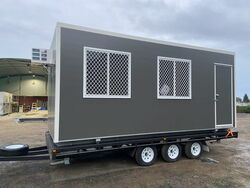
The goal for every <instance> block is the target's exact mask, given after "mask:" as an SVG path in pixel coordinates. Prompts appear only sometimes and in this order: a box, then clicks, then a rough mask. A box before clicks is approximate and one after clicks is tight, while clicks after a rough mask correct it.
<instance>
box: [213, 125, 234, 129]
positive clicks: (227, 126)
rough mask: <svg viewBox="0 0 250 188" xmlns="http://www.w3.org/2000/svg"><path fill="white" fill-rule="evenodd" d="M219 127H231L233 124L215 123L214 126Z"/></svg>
mask: <svg viewBox="0 0 250 188" xmlns="http://www.w3.org/2000/svg"><path fill="white" fill-rule="evenodd" d="M218 127H221V128H231V127H233V124H220V125H216V128H218Z"/></svg>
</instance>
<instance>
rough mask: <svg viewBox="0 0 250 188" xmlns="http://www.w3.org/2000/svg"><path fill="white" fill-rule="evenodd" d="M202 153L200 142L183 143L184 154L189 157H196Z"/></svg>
mask: <svg viewBox="0 0 250 188" xmlns="http://www.w3.org/2000/svg"><path fill="white" fill-rule="evenodd" d="M201 153H202V146H201V143H200V142H188V143H187V144H186V145H185V154H186V156H187V158H189V159H198V158H199V157H200V156H201Z"/></svg>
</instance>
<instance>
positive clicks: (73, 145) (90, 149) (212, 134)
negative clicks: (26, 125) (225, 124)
mask: <svg viewBox="0 0 250 188" xmlns="http://www.w3.org/2000/svg"><path fill="white" fill-rule="evenodd" d="M229 138H238V132H237V131H232V130H231V129H218V130H207V131H189V132H177V133H168V134H158V135H152V136H150V135H147V136H134V137H133V138H122V140H121V139H117V140H115V139H107V140H103V141H101V142H98V141H96V140H92V142H93V143H86V142H79V141H78V142H67V143H63V144H60V145H58V144H55V143H54V142H53V140H52V138H51V136H50V134H49V132H47V133H46V143H47V147H48V151H49V154H50V160H51V161H56V160H59V159H64V158H74V157H79V156H82V155H84V154H90V153H94V152H104V151H114V150H128V149H132V155H133V154H134V151H135V149H136V148H138V147H145V146H161V145H166V144H176V143H179V144H185V143H187V142H195V141H199V142H202V143H204V144H205V142H206V141H219V140H221V139H229Z"/></svg>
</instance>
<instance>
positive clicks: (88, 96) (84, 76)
mask: <svg viewBox="0 0 250 188" xmlns="http://www.w3.org/2000/svg"><path fill="white" fill-rule="evenodd" d="M87 50H94V51H100V52H103V53H107V94H103V95H98V94H94V95H92V94H91V95H89V94H87V88H86V80H87V70H86V62H87V61H86V51H87ZM110 53H115V54H124V55H127V56H128V95H110V94H109V83H110V82H109V75H110V73H109V55H110ZM83 73H84V75H83V98H121V99H125V98H131V53H130V52H124V51H116V50H108V49H102V48H93V47H88V46H84V47H83Z"/></svg>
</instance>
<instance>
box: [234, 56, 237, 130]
mask: <svg viewBox="0 0 250 188" xmlns="http://www.w3.org/2000/svg"><path fill="white" fill-rule="evenodd" d="M233 69H234V75H233V79H234V87H233V89H234V127H235V128H237V117H236V113H237V108H236V93H235V91H236V66H235V55H234V67H233Z"/></svg>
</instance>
